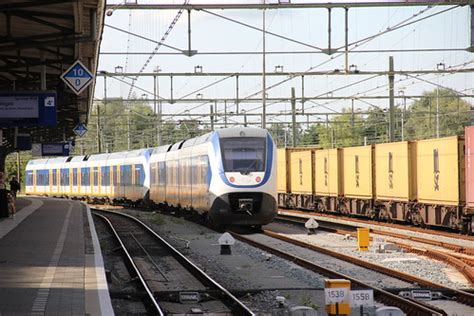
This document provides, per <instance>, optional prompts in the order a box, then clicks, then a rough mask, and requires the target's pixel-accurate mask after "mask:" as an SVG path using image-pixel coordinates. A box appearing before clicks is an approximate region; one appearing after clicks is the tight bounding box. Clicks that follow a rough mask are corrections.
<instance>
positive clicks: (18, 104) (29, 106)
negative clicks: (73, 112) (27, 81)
mask: <svg viewBox="0 0 474 316" xmlns="http://www.w3.org/2000/svg"><path fill="white" fill-rule="evenodd" d="M56 108H57V96H56V92H54V91H25V92H17V91H11V92H0V128H2V127H32V126H48V127H53V126H56Z"/></svg>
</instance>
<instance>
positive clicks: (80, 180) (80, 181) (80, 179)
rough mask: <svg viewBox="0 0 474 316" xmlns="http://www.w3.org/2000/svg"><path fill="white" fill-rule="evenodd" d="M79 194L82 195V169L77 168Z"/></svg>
mask: <svg viewBox="0 0 474 316" xmlns="http://www.w3.org/2000/svg"><path fill="white" fill-rule="evenodd" d="M76 170H77V194H78V195H82V186H81V184H82V173H81V168H77V169H76Z"/></svg>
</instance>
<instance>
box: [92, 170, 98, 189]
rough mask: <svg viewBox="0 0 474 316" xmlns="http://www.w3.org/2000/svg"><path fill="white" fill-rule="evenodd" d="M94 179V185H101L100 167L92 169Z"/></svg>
mask: <svg viewBox="0 0 474 316" xmlns="http://www.w3.org/2000/svg"><path fill="white" fill-rule="evenodd" d="M92 178H93V181H94V183H92V185H99V167H94V168H92Z"/></svg>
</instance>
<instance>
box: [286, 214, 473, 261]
mask: <svg viewBox="0 0 474 316" xmlns="http://www.w3.org/2000/svg"><path fill="white" fill-rule="evenodd" d="M277 218H278V219H281V220H284V221H292V222H293V223H296V224H304V223H305V222H306V219H305V218H302V217H299V216H292V215H289V214H280V215H278V216H277ZM319 221H321V220H319ZM323 222H324V223H328V224H329V225H331V224H333V225H335V226H342V227H347V228H348V230H347V231H341V232H343V233H353V232H354V231H355V230H356V229H357V228H358V226H354V225H350V224H344V223H333V222H329V221H328V222H326V221H324V220H323ZM325 228H328V227H325ZM328 229H332V228H328ZM332 230H336V231H338V230H337V229H332ZM370 231H371V232H373V233H375V234H377V235H384V236H389V237H394V238H400V239H406V240H410V241H414V242H419V243H423V244H428V245H432V246H437V247H441V248H445V249H448V250H452V251H455V252H457V253H460V254H464V255H469V256H474V248H472V247H465V246H461V245H456V244H453V243H448V242H444V241H439V240H432V239H427V238H423V237H416V236H407V235H403V234H400V233H395V232H387V231H382V230H377V229H373V228H370Z"/></svg>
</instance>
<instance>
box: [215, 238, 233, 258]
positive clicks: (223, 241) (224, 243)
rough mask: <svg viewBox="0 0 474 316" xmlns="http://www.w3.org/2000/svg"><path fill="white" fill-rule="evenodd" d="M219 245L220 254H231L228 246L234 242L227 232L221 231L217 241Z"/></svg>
mask: <svg viewBox="0 0 474 316" xmlns="http://www.w3.org/2000/svg"><path fill="white" fill-rule="evenodd" d="M217 242H218V243H219V245H220V246H221V255H231V254H232V251H231V249H230V246H232V245H234V244H235V239H234V237H232V235H231V234H229V233H223V234H222V235H221V237H219V240H218V241H217Z"/></svg>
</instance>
